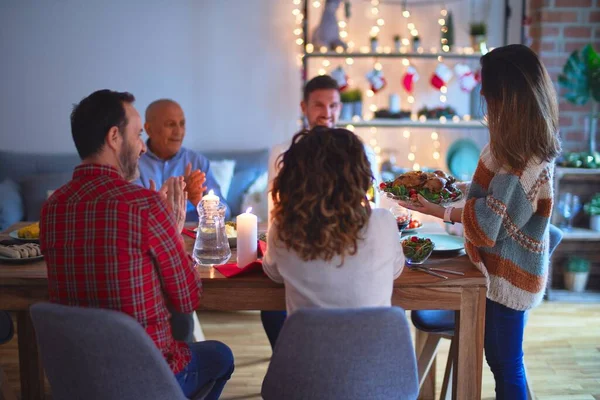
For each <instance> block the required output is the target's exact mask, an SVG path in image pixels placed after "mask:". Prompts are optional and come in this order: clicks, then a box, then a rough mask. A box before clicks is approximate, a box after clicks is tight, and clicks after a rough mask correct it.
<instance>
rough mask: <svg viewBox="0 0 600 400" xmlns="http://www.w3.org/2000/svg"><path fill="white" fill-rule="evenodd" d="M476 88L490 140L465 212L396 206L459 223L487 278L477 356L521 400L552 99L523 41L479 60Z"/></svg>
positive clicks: (542, 243) (543, 271)
mask: <svg viewBox="0 0 600 400" xmlns="http://www.w3.org/2000/svg"><path fill="white" fill-rule="evenodd" d="M481 67H482V68H481V74H482V75H481V77H482V86H481V94H482V96H483V97H484V98H485V101H486V103H487V121H488V127H489V132H490V143H489V145H487V146H486V147H485V148H484V149H483V151H482V153H481V156H480V159H479V164H478V166H477V169H476V171H475V174H474V176H473V181H472V182H471V185H470V188H469V191H468V196H467V201H466V204H465V206H464V208H454V207H448V208H444V207H442V206H440V205H436V204H432V203H430V202H428V201H427V200H425V199H424V198H423V197H421V196H419V203H420V204H419V205H418V206H414V205H412V206H411V205H410V204H404V203H403V204H402V205H404V206H406V207H409V208H412V209H415V210H417V211H419V212H423V213H426V214H429V215H433V216H436V217H439V218H442V219H444V221H446V222H448V223H455V222H462V223H463V225H464V235H465V239H466V241H465V248H466V251H467V254H468V255H469V257H470V259H471V261H472V262H473V263H474V264H475V265H476V266H477V267H478V268H479V269H480V270H481V271H482V272H483V273H484V274H485V276H486V278H487V280H488V292H487V302H486V321H485V323H486V324H485V344H484V346H485V356H486V359H487V362H488V364H489V366H490V368H491V370H492V373H493V374H494V379H495V381H496V398H497V399H499V400H502V399H510V400H520V399H526V398H527V393H526V382H525V372H524V368H523V331H524V328H525V321H526V317H525V311H526V310H529V309H531V308H533V307H535V306H537V305H538V304H539V303H540V302H541V301H542V297H543V294H544V290H545V287H546V281H547V277H548V262H549V260H548V259H549V255H548V253H549V252H548V238H549V234H548V229H549V228H548V227H549V224H550V215H551V212H552V202H553V188H552V177H553V173H554V159H555V158H556V157H557V156H558V154H559V153H560V150H561V149H560V141H559V138H558V104H557V101H556V92H555V90H554V86H553V84H552V81H551V80H550V77H549V76H548V72H547V71H546V69H545V68H544V66H543V65H542V63H541V62H540V60H539V59H538V57H537V56H536V54H535V53H534V52H533V51H532V50H531V49H529V48H528V47H526V46H523V45H509V46H504V47H499V48H497V49H495V50H493V51H491V52H490V53H488V54H486V55H484V56H483V57H482V58H481Z"/></svg>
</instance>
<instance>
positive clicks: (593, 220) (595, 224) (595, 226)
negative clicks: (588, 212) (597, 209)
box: [590, 215, 600, 232]
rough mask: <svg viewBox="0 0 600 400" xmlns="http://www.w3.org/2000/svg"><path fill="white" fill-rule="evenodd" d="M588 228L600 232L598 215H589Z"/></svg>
mask: <svg viewBox="0 0 600 400" xmlns="http://www.w3.org/2000/svg"><path fill="white" fill-rule="evenodd" d="M590 229H591V230H593V231H596V232H600V215H592V216H590Z"/></svg>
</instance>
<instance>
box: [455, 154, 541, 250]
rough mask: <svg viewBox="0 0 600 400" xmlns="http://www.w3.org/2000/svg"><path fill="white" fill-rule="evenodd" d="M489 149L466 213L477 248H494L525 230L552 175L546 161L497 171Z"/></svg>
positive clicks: (469, 236)
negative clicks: (521, 168) (517, 169)
mask: <svg viewBox="0 0 600 400" xmlns="http://www.w3.org/2000/svg"><path fill="white" fill-rule="evenodd" d="M486 150H487V149H486ZM486 150H484V152H483V153H482V159H480V161H479V165H478V166H477V170H476V171H475V175H474V177H473V182H472V184H471V190H470V192H469V199H468V200H467V202H466V204H465V207H464V209H463V215H462V217H463V224H464V228H465V237H466V238H467V239H468V240H469V241H470V242H471V243H472V244H473V245H475V246H477V247H493V246H494V245H495V244H496V243H497V242H498V241H501V240H503V239H505V238H506V237H508V236H510V235H514V234H515V233H516V232H518V231H521V229H522V228H523V227H524V226H525V224H527V223H528V221H530V219H531V217H532V216H533V214H534V213H536V211H537V208H538V204H539V201H538V200H539V197H540V195H541V194H542V192H543V191H544V188H545V187H546V186H547V184H546V183H547V182H548V180H549V176H550V175H549V171H548V168H547V165H546V163H541V164H534V163H532V164H530V165H528V167H526V168H525V170H524V171H512V170H506V169H504V168H498V169H497V171H494V169H496V168H494V162H493V160H492V159H491V158H490V154H489V151H486ZM542 197H543V196H542ZM544 204H545V203H544Z"/></svg>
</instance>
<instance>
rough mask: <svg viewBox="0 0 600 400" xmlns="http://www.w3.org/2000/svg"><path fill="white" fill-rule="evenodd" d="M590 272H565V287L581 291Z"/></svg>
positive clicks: (572, 290) (573, 290)
mask: <svg viewBox="0 0 600 400" xmlns="http://www.w3.org/2000/svg"><path fill="white" fill-rule="evenodd" d="M589 275H590V273H589V272H565V287H566V288H567V290H570V291H571V292H577V293H581V292H583V291H584V290H585V286H586V285H587V281H588V277H589Z"/></svg>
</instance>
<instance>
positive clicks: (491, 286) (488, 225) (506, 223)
mask: <svg viewBox="0 0 600 400" xmlns="http://www.w3.org/2000/svg"><path fill="white" fill-rule="evenodd" d="M553 165H554V164H553V163H548V162H542V163H538V162H530V163H529V164H528V165H527V167H526V168H525V170H523V171H516V170H507V168H506V167H502V166H501V165H499V164H498V162H497V161H496V160H495V159H494V157H493V156H492V154H491V152H490V149H489V145H488V146H486V147H485V148H484V149H483V151H482V153H481V157H480V159H479V164H478V166H477V169H476V171H475V175H474V176H473V182H472V183H471V187H470V189H469V194H468V196H467V201H466V204H465V207H464V209H463V214H462V221H463V225H464V231H465V239H466V241H465V248H466V251H467V254H468V255H469V257H470V259H471V261H472V262H473V263H474V264H475V265H476V266H477V267H478V268H479V269H480V270H481V271H482V272H483V273H484V275H485V276H486V278H487V281H488V293H487V297H488V298H489V299H490V300H493V301H495V302H497V303H500V304H503V305H505V306H507V307H509V308H512V309H515V310H527V309H530V308H532V307H534V306H536V305H538V304H539V303H540V302H541V300H542V297H543V294H544V289H545V287H546V280H547V277H548V262H549V260H548V243H549V234H548V226H549V223H550V215H551V212H552V198H553V190H552V174H553V173H554V169H553V168H554V167H553Z"/></svg>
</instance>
